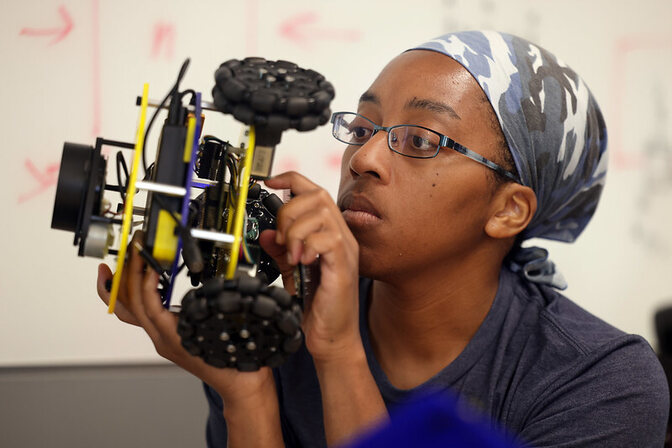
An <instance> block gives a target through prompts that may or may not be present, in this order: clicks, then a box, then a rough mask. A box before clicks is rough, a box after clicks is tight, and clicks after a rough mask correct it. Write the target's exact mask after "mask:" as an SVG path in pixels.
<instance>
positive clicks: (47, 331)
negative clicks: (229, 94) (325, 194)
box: [0, 0, 672, 365]
mask: <svg viewBox="0 0 672 448" xmlns="http://www.w3.org/2000/svg"><path fill="white" fill-rule="evenodd" d="M68 23H70V24H71V29H70V31H69V32H68V33H67V34H65V35H63V36H60V37H58V36H57V35H56V34H47V35H44V34H45V32H46V33H48V32H49V31H50V30H52V29H54V28H59V27H63V26H64V25H65V24H68ZM473 28H492V29H499V30H502V31H508V32H512V33H515V34H518V35H521V36H523V37H527V38H528V39H531V40H533V41H536V42H538V43H539V44H541V45H542V46H544V47H546V48H548V49H549V50H551V51H553V52H554V53H556V54H557V55H559V56H560V57H561V58H562V59H563V60H565V61H566V62H567V63H569V64H570V65H571V66H572V67H573V68H575V69H576V70H577V71H578V72H579V73H580V74H582V76H583V77H584V78H585V79H586V81H587V83H588V85H589V86H590V87H591V89H592V90H593V92H594V94H595V96H596V97H597V99H598V101H599V102H600V104H601V106H602V109H603V111H604V114H605V116H606V119H607V123H608V126H609V131H610V136H611V141H610V150H611V166H610V172H609V178H608V182H607V188H606V190H605V193H604V196H603V199H602V202H601V205H600V207H599V209H598V211H597V214H596V216H595V218H594V220H593V222H592V223H591V224H590V225H589V226H588V229H587V230H586V232H585V234H584V235H583V236H582V237H581V238H580V239H579V240H578V242H577V243H576V244H574V245H569V246H565V245H560V244H550V243H544V244H546V246H547V247H549V248H550V250H551V255H552V257H553V258H554V260H555V261H556V262H557V264H558V265H559V267H560V269H561V270H562V271H563V272H564V274H565V276H566V277H567V279H568V281H569V284H570V287H569V289H568V290H567V294H568V295H569V296H570V297H572V298H573V299H574V300H575V301H576V302H578V303H579V304H581V305H582V306H584V307H585V308H587V309H589V310H590V311H592V312H593V313H595V314H597V315H598V316H600V317H602V318H603V319H605V320H607V321H609V322H611V323H612V324H614V325H616V326H618V327H620V328H622V329H624V330H626V331H629V332H635V333H640V334H642V335H644V336H645V337H646V338H647V339H649V341H652V342H653V328H652V325H651V318H652V314H653V312H654V310H655V309H656V307H658V306H659V305H662V304H664V303H672V290H671V289H672V288H671V287H670V286H669V278H670V276H671V275H672V236H671V235H670V228H671V227H672V226H671V225H670V223H671V222H672V207H671V204H672V135H671V134H672V110H670V108H671V107H672V106H670V104H672V88H671V87H670V85H669V81H670V79H672V31H671V30H672V3H670V2H669V1H665V0H641V1H638V2H625V1H613V0H590V1H585V0H584V1H579V0H544V1H538V0H537V1H534V0H516V1H507V2H496V1H494V0H471V1H468V0H446V1H439V0H428V1H422V2H421V1H415V2H409V1H400V0H388V1H385V2H382V1H381V2H374V1H369V2H364V1H361V0H359V1H353V0H338V1H335V0H284V1H272V0H248V1H236V2H234V1H222V0H219V1H215V0H201V1H195V2H184V1H176V0H164V1H144V2H135V1H131V0H116V1H104V0H68V1H65V2H62V1H53V0H42V1H39V2H38V1H37V0H26V1H23V2H13V3H9V2H8V1H6V0H4V1H2V3H0V61H2V62H1V65H0V67H1V68H0V79H1V81H2V82H1V83H0V89H1V90H0V98H1V99H2V101H3V106H4V107H2V109H1V110H0V127H1V130H2V132H1V133H0V138H2V142H3V163H2V164H0V170H1V172H0V179H2V180H1V181H0V182H2V188H1V189H0V200H1V202H2V204H3V207H4V208H3V209H4V213H3V214H2V215H3V216H2V217H3V219H2V228H1V229H2V238H3V244H2V247H3V249H4V256H3V257H2V258H0V341H1V342H0V365H36V364H67V363H97V362H105V363H107V362H140V361H147V360H156V359H158V358H157V356H156V355H155V354H154V352H153V348H152V346H151V344H150V343H149V342H148V339H147V338H146V337H145V336H144V334H142V332H141V331H139V330H137V329H134V328H129V327H127V326H125V325H122V324H120V323H119V322H117V321H116V319H115V318H114V317H111V316H108V315H107V314H106V310H105V307H104V306H103V305H102V303H100V302H99V299H98V298H97V296H96V293H95V275H96V265H97V261H96V260H93V259H82V258H78V257H76V250H75V248H74V247H73V246H71V242H72V235H71V234H68V233H65V232H59V231H55V230H51V229H50V228H49V225H50V221H51V213H52V207H53V199H54V194H55V182H56V176H57V172H58V169H57V166H58V162H59V160H60V153H61V149H62V144H63V142H64V141H71V142H77V143H85V144H93V142H94V140H95V137H96V136H98V135H101V136H103V137H106V138H110V139H119V140H126V141H132V140H133V138H134V132H135V125H136V120H137V109H136V107H135V106H134V100H135V96H136V95H138V94H139V93H140V91H141V88H142V84H143V83H144V82H149V83H150V96H151V97H152V98H158V97H161V96H163V94H164V93H165V92H166V91H167V89H168V88H169V87H170V85H171V84H172V82H173V81H174V78H175V76H176V73H177V70H178V68H179V66H180V64H181V61H182V60H183V59H184V58H185V57H191V60H192V61H191V67H190V69H189V72H188V74H187V76H186V78H185V81H184V83H183V86H190V87H192V88H195V89H197V90H201V91H203V92H204V97H205V98H206V99H209V97H210V93H209V92H210V89H211V86H212V73H213V72H214V70H215V68H216V67H217V66H218V65H219V63H221V62H223V61H225V60H227V59H230V58H242V57H245V56H251V55H259V56H263V57H266V58H268V59H287V60H291V61H295V62H297V63H299V64H300V65H302V66H304V67H310V68H314V69H316V70H318V71H320V72H322V73H324V74H325V75H326V76H327V78H329V79H330V80H331V81H332V82H333V84H334V85H335V86H336V90H337V97H336V100H335V102H334V105H333V109H334V110H342V109H352V108H354V107H355V105H356V100H357V98H358V97H359V94H360V93H361V92H362V91H364V90H365V89H366V87H367V86H368V84H369V83H370V82H371V81H372V80H373V78H374V77H375V75H376V74H377V72H378V71H379V70H380V69H381V68H382V66H383V65H384V64H385V63H386V61H388V60H389V59H390V58H391V57H393V56H394V55H396V54H397V53H399V52H401V51H403V50H405V49H406V48H408V47H410V46H413V45H414V44H417V43H421V42H424V41H425V40H428V39H429V38H432V37H435V36H436V35H439V34H442V33H443V32H446V31H452V30H459V29H473ZM206 120H207V121H206V131H207V132H209V133H213V134H215V135H218V136H220V137H223V138H228V139H233V140H235V139H236V138H237V135H238V129H239V127H238V126H237V125H236V124H235V123H234V122H233V120H231V119H229V118H224V117H219V116H214V115H213V114H210V115H209V116H208V117H207V119H206ZM156 134H157V133H156V132H154V135H155V136H156ZM341 150H342V148H341V147H340V145H339V144H338V143H337V142H335V141H333V140H332V139H331V137H330V136H329V135H328V130H327V129H326V128H322V129H320V130H318V131H315V132H313V133H308V134H298V133H288V134H287V135H285V136H284V137H283V143H282V144H281V146H280V147H279V154H278V156H277V158H276V166H275V171H276V172H278V171H280V170H283V169H287V168H292V169H298V170H300V171H301V172H303V173H304V174H306V175H308V176H309V177H311V178H313V179H317V180H319V181H320V182H322V183H323V184H324V185H325V186H326V187H328V188H329V189H330V191H332V192H333V193H335V191H336V185H337V179H338V170H337V169H336V168H335V166H336V165H337V163H338V160H339V158H340V152H341Z"/></svg>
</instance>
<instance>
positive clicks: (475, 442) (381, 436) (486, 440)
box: [347, 392, 525, 448]
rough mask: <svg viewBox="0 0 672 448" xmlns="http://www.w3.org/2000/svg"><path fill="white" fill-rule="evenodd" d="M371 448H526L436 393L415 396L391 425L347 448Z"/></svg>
mask: <svg viewBox="0 0 672 448" xmlns="http://www.w3.org/2000/svg"><path fill="white" fill-rule="evenodd" d="M347 447H348V448H370V447H421V448H434V447H442V448H444V447H451V448H472V447H473V448H524V447H525V445H523V444H521V443H520V442H518V441H516V440H515V437H513V436H512V435H510V434H507V433H506V432H505V431H504V430H503V429H500V428H498V427H497V426H496V425H495V424H493V423H492V421H491V420H490V419H489V418H488V417H486V416H484V415H482V414H480V413H478V412H476V411H475V410H474V409H473V408H472V407H471V406H470V405H468V404H467V403H466V401H465V400H464V399H459V398H457V397H455V396H453V395H452V394H446V393H445V392H435V393H431V394H426V393H425V394H422V395H419V396H416V398H415V399H413V400H410V401H408V402H406V403H404V404H402V405H400V406H399V407H397V408H395V409H393V410H392V411H391V413H390V421H389V422H388V423H387V424H385V425H384V426H382V427H378V428H376V429H373V430H371V431H370V432H368V433H366V434H364V435H362V436H361V437H360V438H358V439H357V440H355V441H354V442H352V443H351V444H349V445H347Z"/></svg>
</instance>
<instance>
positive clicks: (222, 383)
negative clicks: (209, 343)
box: [97, 232, 275, 407]
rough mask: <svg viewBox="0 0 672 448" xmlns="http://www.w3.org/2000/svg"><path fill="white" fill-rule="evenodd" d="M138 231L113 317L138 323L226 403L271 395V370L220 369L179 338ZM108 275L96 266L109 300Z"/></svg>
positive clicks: (162, 350)
mask: <svg viewBox="0 0 672 448" xmlns="http://www.w3.org/2000/svg"><path fill="white" fill-rule="evenodd" d="M141 241H142V233H141V232H136V233H135V235H134V236H133V240H132V242H131V244H130V247H129V252H130V259H129V261H128V262H127V263H126V266H125V268H124V271H123V272H122V278H121V284H120V287H119V294H118V297H117V303H116V306H115V312H114V313H115V314H116V315H117V317H118V318H119V319H120V320H121V321H123V322H126V323H128V324H131V325H135V326H138V327H141V328H142V329H143V330H144V331H145V332H146V333H147V335H148V336H149V337H150V339H151V340H152V343H153V344H154V347H155V348H156V351H157V353H158V354H159V355H161V356H162V357H164V358H166V359H168V360H169V361H172V362H174V363H175V364H177V365H178V366H180V367H182V368H183V369H185V370H187V371H189V372H190V373H192V374H193V375H195V376H197V377H198V378H200V379H201V380H203V381H205V382H206V383H207V384H209V385H210V386H212V387H213V388H214V389H215V390H216V391H217V392H218V393H219V394H220V396H221V397H222V400H223V401H224V404H225V407H226V406H234V405H236V404H237V403H238V402H240V400H249V399H254V398H255V397H256V398H262V397H261V396H258V395H259V394H266V393H270V392H269V390H271V389H272V392H273V398H275V395H274V394H275V385H274V380H273V376H272V373H271V370H270V369H269V368H262V369H260V370H259V371H258V372H245V373H243V372H239V371H237V370H235V369H220V368H216V367H213V366H211V365H209V364H206V363H205V361H203V360H202V359H201V358H199V357H196V356H192V355H191V354H189V353H188V352H187V351H186V350H185V349H184V348H183V347H182V344H181V342H180V336H179V335H178V334H177V321H178V317H177V316H176V315H175V314H173V313H171V312H170V311H168V310H166V309H165V308H164V307H163V305H162V304H161V298H160V296H159V293H158V291H157V286H158V281H159V278H158V274H157V273H156V272H155V271H154V270H152V269H146V266H145V263H144V260H143V259H142V258H141V257H140V255H139V253H138V250H137V249H136V248H135V243H141ZM111 279H112V271H111V270H110V268H109V267H108V266H107V265H105V264H101V265H100V266H99V267H98V285H97V287H98V295H99V296H100V298H101V299H102V300H103V302H105V303H106V304H109V301H110V293H109V292H108V291H107V290H106V289H105V282H106V281H107V280H111Z"/></svg>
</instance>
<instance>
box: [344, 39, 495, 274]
mask: <svg viewBox="0 0 672 448" xmlns="http://www.w3.org/2000/svg"><path fill="white" fill-rule="evenodd" d="M357 112H358V113H360V114H361V115H363V116H365V117H367V118H368V119H370V120H371V121H373V122H374V123H377V124H378V125H381V126H393V125H397V124H416V125H421V126H425V127H428V128H430V129H433V130H435V131H437V132H439V133H441V134H444V135H447V136H448V137H450V138H452V139H453V140H455V141H457V142H459V143H460V144H461V145H463V146H466V147H467V148H469V149H471V150H472V151H475V152H477V153H479V154H481V155H482V156H484V157H486V158H489V159H490V160H493V159H495V160H496V155H497V151H498V142H499V134H498V131H497V130H496V129H494V128H493V126H492V125H491V123H492V120H493V118H494V112H493V111H492V108H491V106H490V104H489V103H488V102H487V100H486V98H485V95H484V93H483V92H482V90H481V89H480V87H479V85H478V83H477V82H476V81H475V80H474V79H473V78H472V76H471V75H470V74H469V73H468V72H467V70H466V69H464V67H462V66H461V65H460V64H459V63H457V62H455V61H454V60H453V59H450V58H448V57H446V56H444V55H441V54H438V53H435V52H431V51H410V52H406V53H403V54H401V55H400V56H398V57H397V58H395V59H394V60H392V62H390V63H389V64H388V65H387V66H386V67H385V68H384V69H383V71H382V72H381V73H380V75H379V76H378V78H377V79H376V80H375V81H374V83H373V84H372V85H371V87H370V88H369V89H368V90H367V91H366V92H365V93H364V94H363V95H362V98H361V99H360V102H359V106H358V109H357ZM488 176H490V173H489V172H488V168H487V167H484V166H482V165H481V164H479V163H476V162H475V161H473V160H471V159H469V158H467V157H465V156H464V155H462V154H460V153H457V152H455V151H454V150H452V149H448V148H442V149H441V150H440V151H439V154H438V155H437V156H436V157H435V158H433V159H413V158H409V157H404V156H402V155H400V154H397V153H394V152H392V151H391V150H390V149H389V148H388V145H387V133H386V132H384V131H380V132H378V133H377V134H376V135H374V136H373V137H372V138H371V139H370V140H369V141H368V142H367V143H366V144H364V145H363V146H352V145H351V146H348V147H347V149H346V150H345V154H344V156H343V162H342V166H341V182H340V187H339V194H338V204H339V206H340V208H341V210H342V211H343V216H344V218H345V220H346V222H347V223H348V226H349V228H350V229H351V231H352V232H353V234H354V235H355V237H356V238H357V241H358V242H359V245H360V272H361V273H362V274H363V275H366V276H370V277H373V278H381V279H382V278H387V277H394V276H396V275H400V274H407V275H408V274H410V275H412V274H413V273H420V272H422V269H424V268H428V267H431V266H432V265H433V264H434V263H444V264H445V263H459V262H460V261H462V260H464V257H466V256H468V255H469V254H470V253H472V252H473V251H474V249H476V248H478V247H479V243H480V242H482V241H483V240H484V239H485V238H486V234H485V232H484V226H485V223H486V222H487V220H488V218H489V216H490V213H491V207H489V206H490V202H491V200H492V196H493V186H492V182H491V181H490V180H489V177H488Z"/></svg>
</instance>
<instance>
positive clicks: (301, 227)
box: [260, 172, 363, 361]
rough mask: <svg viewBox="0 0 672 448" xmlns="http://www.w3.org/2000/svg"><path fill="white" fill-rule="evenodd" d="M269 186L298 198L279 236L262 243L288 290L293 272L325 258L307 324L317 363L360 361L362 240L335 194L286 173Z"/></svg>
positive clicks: (286, 211)
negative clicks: (353, 358) (355, 356)
mask: <svg viewBox="0 0 672 448" xmlns="http://www.w3.org/2000/svg"><path fill="white" fill-rule="evenodd" d="M265 184H266V185H267V186H269V187H271V188H274V189H289V190H290V191H291V193H292V194H293V198H292V199H291V200H290V201H289V202H288V203H286V204H285V205H283V206H282V207H281V208H280V211H279V212H278V217H277V230H276V231H275V232H274V233H272V231H270V232H266V233H265V234H264V236H263V237H262V239H261V241H260V242H261V244H262V247H263V248H264V250H265V251H266V252H267V253H268V254H269V255H271V256H272V257H273V258H274V259H275V260H276V262H277V263H278V265H279V266H280V270H281V272H282V273H283V279H285V285H286V286H287V283H288V282H287V279H288V276H289V274H290V273H291V271H292V267H293V266H296V265H297V264H298V263H302V264H304V265H309V264H311V263H313V262H315V261H316V260H318V258H319V263H320V284H319V286H318V288H317V291H316V293H315V295H314V297H313V299H312V301H311V303H306V304H305V309H304V318H303V323H302V327H303V332H304V335H305V338H306V346H307V348H308V351H309V352H310V354H311V355H312V356H313V358H314V359H315V360H316V361H331V360H339V359H345V358H347V357H348V356H351V355H352V354H355V353H356V354H358V355H359V354H360V352H363V348H362V343H361V338H360V335H359V300H358V282H359V246H358V245H357V240H355V237H354V236H353V235H352V233H351V232H350V229H349V228H348V226H347V224H346V223H345V220H344V219H343V216H342V215H341V211H340V210H339V208H338V206H337V205H336V204H335V203H334V201H333V199H332V198H331V196H330V195H329V193H328V192H327V191H326V190H324V189H323V188H320V187H319V186H317V185H315V184H314V183H312V182H311V181H309V180H308V179H306V178H305V177H304V176H302V175H300V174H298V173H295V172H289V173H284V174H281V175H279V176H276V177H274V178H272V179H269V180H267V181H265ZM270 235H274V236H275V238H274V239H273V238H272V237H270ZM290 283H291V282H290ZM291 288H293V285H292V286H290V292H291Z"/></svg>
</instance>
